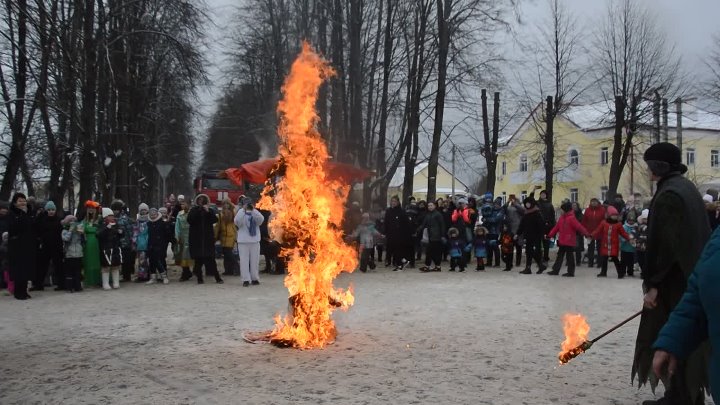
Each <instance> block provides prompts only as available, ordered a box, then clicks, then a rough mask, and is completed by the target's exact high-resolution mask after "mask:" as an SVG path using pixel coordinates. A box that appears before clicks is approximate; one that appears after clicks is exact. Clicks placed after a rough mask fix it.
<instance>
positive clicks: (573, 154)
mask: <svg viewBox="0 0 720 405" xmlns="http://www.w3.org/2000/svg"><path fill="white" fill-rule="evenodd" d="M568 160H570V165H571V166H574V167H575V168H577V166H578V165H579V164H580V154H579V153H578V151H577V150H575V149H572V150H570V153H569V154H568Z"/></svg>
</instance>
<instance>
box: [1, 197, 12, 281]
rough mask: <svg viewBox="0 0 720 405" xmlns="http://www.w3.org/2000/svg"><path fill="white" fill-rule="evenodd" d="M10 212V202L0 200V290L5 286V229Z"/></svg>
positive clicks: (6, 228)
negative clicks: (0, 240) (1, 239)
mask: <svg viewBox="0 0 720 405" xmlns="http://www.w3.org/2000/svg"><path fill="white" fill-rule="evenodd" d="M9 214H10V204H9V203H8V202H7V201H0V236H2V237H3V238H5V239H3V241H2V242H0V246H1V247H2V249H0V290H2V289H5V288H7V285H6V282H5V274H4V273H5V271H7V241H6V240H7V231H8V220H9Z"/></svg>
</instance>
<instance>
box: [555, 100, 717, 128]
mask: <svg viewBox="0 0 720 405" xmlns="http://www.w3.org/2000/svg"><path fill="white" fill-rule="evenodd" d="M614 108H615V107H614V106H611V105H609V103H608V102H607V101H601V102H599V103H594V104H587V105H578V106H571V107H570V108H568V109H567V111H566V112H565V113H564V114H563V116H564V117H565V118H566V119H568V120H570V121H571V122H572V123H573V124H575V125H576V126H577V127H578V128H580V129H582V130H585V131H592V130H597V129H605V128H610V127H612V126H613V125H614V123H613V120H614V118H615V117H614V116H613V114H612V111H613V109H614ZM645 108H652V107H651V106H650V102H646V105H645V106H643V109H645ZM670 109H671V110H670V111H668V128H675V127H676V126H677V114H676V112H675V105H674V104H671V105H670ZM652 120H653V117H652V115H651V114H647V115H646V116H645V121H646V122H644V124H646V125H653V122H652ZM682 126H683V128H684V129H700V130H708V131H720V114H716V113H712V112H709V111H704V110H701V109H699V108H697V107H695V106H693V105H691V104H687V103H683V113H682Z"/></svg>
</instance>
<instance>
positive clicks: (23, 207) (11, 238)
mask: <svg viewBox="0 0 720 405" xmlns="http://www.w3.org/2000/svg"><path fill="white" fill-rule="evenodd" d="M10 204H11V205H10V214H9V218H8V264H9V266H10V279H11V280H12V281H13V282H14V283H15V291H14V292H13V295H14V296H15V298H16V299H19V300H26V299H28V298H31V297H30V294H28V289H27V284H28V280H31V279H32V278H33V277H34V276H35V260H36V258H37V238H36V235H35V227H34V225H33V212H32V211H31V210H30V208H29V207H28V205H27V197H25V194H22V193H15V195H13V198H12V200H11V202H10Z"/></svg>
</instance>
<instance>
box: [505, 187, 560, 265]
mask: <svg viewBox="0 0 720 405" xmlns="http://www.w3.org/2000/svg"><path fill="white" fill-rule="evenodd" d="M523 204H524V205H525V215H523V217H522V219H521V220H520V226H518V233H517V234H516V235H515V236H514V237H515V239H518V238H520V237H523V238H525V255H526V261H525V270H523V271H521V272H520V274H532V271H531V270H530V267H531V266H532V261H533V260H535V262H536V263H537V265H538V271H537V274H541V273H542V272H543V271H545V269H546V268H547V266H545V264H544V263H543V261H542V246H541V243H542V240H543V239H544V236H545V224H546V223H545V219H544V218H543V216H542V214H540V208H538V206H537V202H536V201H535V193H534V192H532V193H530V195H529V196H528V197H527V198H526V199H525V201H524V202H523ZM553 218H554V217H553ZM550 230H552V228H550ZM520 235H521V236H520Z"/></svg>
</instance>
